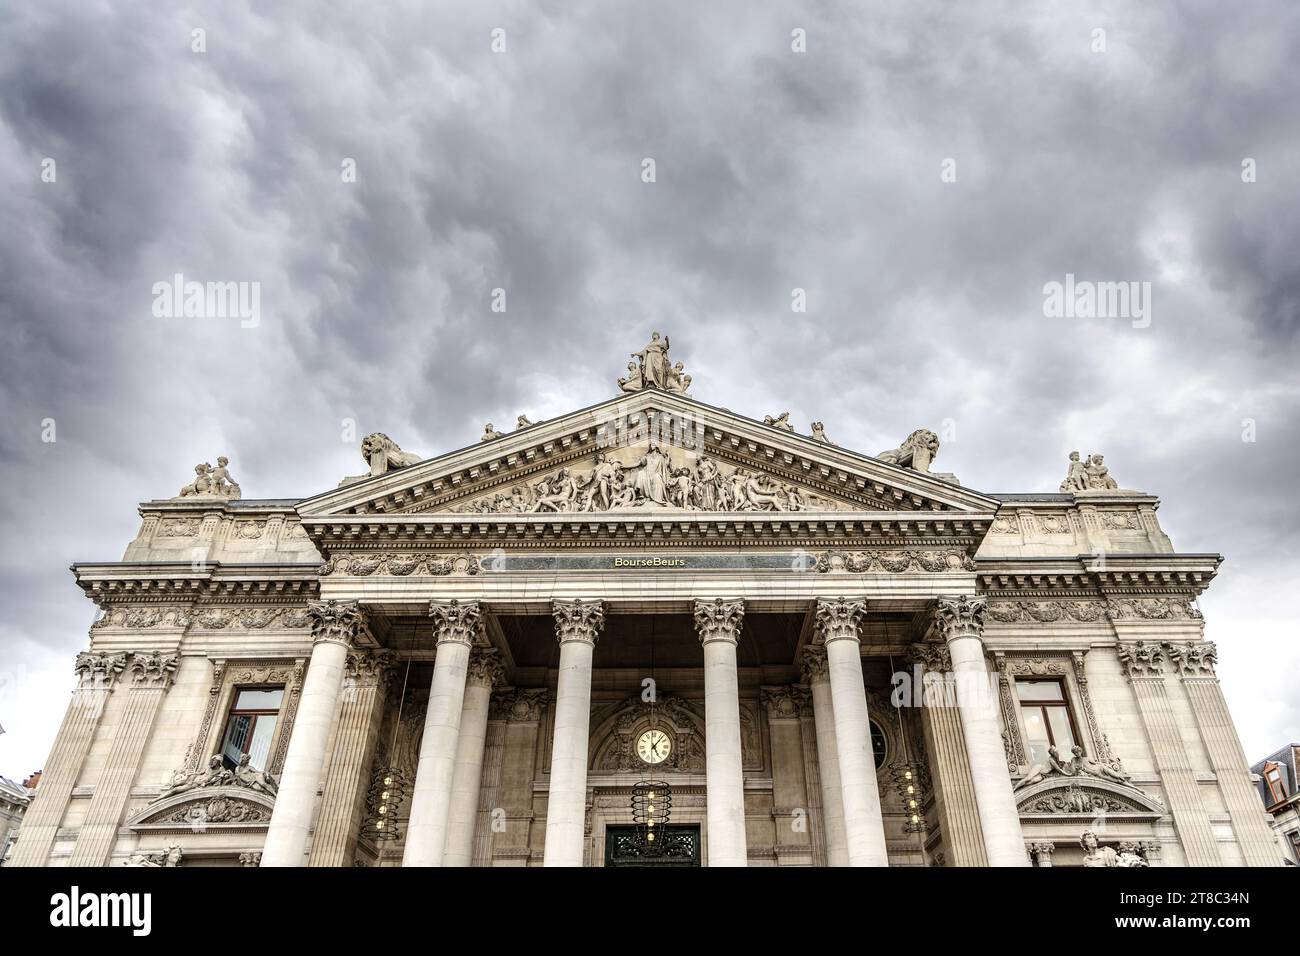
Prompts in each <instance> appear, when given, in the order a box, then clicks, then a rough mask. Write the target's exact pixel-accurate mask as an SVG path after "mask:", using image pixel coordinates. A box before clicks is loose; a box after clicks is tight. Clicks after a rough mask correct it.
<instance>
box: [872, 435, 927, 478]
mask: <svg viewBox="0 0 1300 956" xmlns="http://www.w3.org/2000/svg"><path fill="white" fill-rule="evenodd" d="M938 455H939V436H938V435H936V434H935V433H934V432H932V431H930V430H929V429H926V428H918V429H917V430H916V431H914V432H912V434H910V435H908V436H907V439H906V440H905V441H904V442H903V444H902V445H900V446H899V447H897V448H891V449H890V450H889V451H882V452H881V453H880V454H879V455H877V456H876V457H877V458H879V459H880V460H881V461H883V462H885V463H887V464H890V465H898V466H899V467H901V468H911V469H912V470H913V471H923V472H928V471H929V470H930V465H931V464H933V462H934V459H935V458H936V457H938Z"/></svg>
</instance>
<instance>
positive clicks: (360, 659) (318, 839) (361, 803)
mask: <svg viewBox="0 0 1300 956" xmlns="http://www.w3.org/2000/svg"><path fill="white" fill-rule="evenodd" d="M394 666H395V665H394V656H393V652H392V651H354V652H352V653H350V654H348V657H347V663H346V665H345V667H344V674H343V691H342V695H341V696H342V703H341V704H340V705H339V719H338V725H337V729H336V730H335V731H334V746H333V748H332V756H331V757H330V765H329V769H328V770H327V771H326V773H325V793H324V795H323V796H322V797H321V804H320V813H319V815H318V816H317V818H316V832H315V835H314V836H313V837H312V841H311V865H312V866H350V865H351V864H352V860H353V858H354V856H355V855H356V848H357V835H358V833H359V831H360V829H361V816H362V813H363V811H364V810H365V803H366V790H367V788H368V787H369V784H370V780H369V779H368V773H369V770H370V764H371V761H373V760H374V756H375V744H376V742H377V740H378V737H379V724H380V721H381V720H382V718H383V711H384V689H385V688H386V687H387V686H388V682H389V680H390V679H391V678H392V676H393V671H394Z"/></svg>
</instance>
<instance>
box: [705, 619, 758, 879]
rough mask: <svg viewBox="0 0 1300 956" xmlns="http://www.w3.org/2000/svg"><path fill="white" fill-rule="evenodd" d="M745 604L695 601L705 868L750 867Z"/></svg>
mask: <svg viewBox="0 0 1300 956" xmlns="http://www.w3.org/2000/svg"><path fill="white" fill-rule="evenodd" d="M744 617H745V602H744V601H724V600H722V599H721V598H718V599H717V600H714V601H696V602H695V630H696V631H697V632H698V633H699V636H700V643H701V644H702V645H704V758H705V801H706V803H707V804H708V821H709V866H748V865H749V857H748V849H747V843H746V840H745V775H744V771H743V763H742V761H741V754H740V684H739V679H738V678H737V676H736V644H737V643H738V642H739V641H740V624H741V621H742V620H743V619H744Z"/></svg>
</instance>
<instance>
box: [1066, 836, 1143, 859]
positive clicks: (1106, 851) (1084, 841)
mask: <svg viewBox="0 0 1300 956" xmlns="http://www.w3.org/2000/svg"><path fill="white" fill-rule="evenodd" d="M1079 846H1081V847H1083V850H1084V857H1083V865H1084V866H1089V867H1098V866H1105V867H1109V866H1118V867H1143V866H1146V865H1147V861H1146V860H1144V859H1142V857H1140V856H1138V855H1137V854H1136V853H1129V852H1128V851H1122V852H1119V853H1116V852H1115V850H1114V849H1113V848H1111V847H1108V846H1102V845H1101V842H1100V841H1099V840H1098V839H1097V834H1095V833H1093V832H1092V831H1091V830H1085V831H1084V832H1083V836H1081V837H1079Z"/></svg>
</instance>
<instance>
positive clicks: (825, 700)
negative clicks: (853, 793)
mask: <svg viewBox="0 0 1300 956" xmlns="http://www.w3.org/2000/svg"><path fill="white" fill-rule="evenodd" d="M799 665H800V668H801V669H802V670H803V679H804V682H805V683H806V684H807V685H808V688H809V690H811V691H812V700H813V726H815V727H816V728H817V769H818V771H819V776H820V777H821V789H822V825H823V828H824V829H825V830H826V865H827V866H848V865H849V844H848V837H847V835H846V834H845V830H844V791H843V789H842V786H841V784H840V755H839V752H838V751H837V750H836V748H835V709H834V706H833V705H832V704H831V677H830V671H829V669H828V668H827V664H826V648H824V647H816V646H809V647H806V648H804V652H803V658H802V659H801V660H800V662H799ZM873 766H874V764H873Z"/></svg>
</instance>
